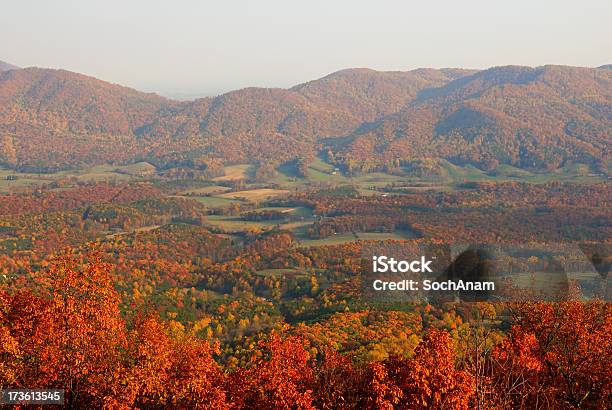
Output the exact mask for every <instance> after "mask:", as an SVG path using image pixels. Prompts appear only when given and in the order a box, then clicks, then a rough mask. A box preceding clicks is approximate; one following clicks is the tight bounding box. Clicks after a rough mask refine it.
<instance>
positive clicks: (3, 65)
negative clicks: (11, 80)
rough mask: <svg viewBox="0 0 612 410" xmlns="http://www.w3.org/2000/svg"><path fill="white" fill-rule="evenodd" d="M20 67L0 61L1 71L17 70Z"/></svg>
mask: <svg viewBox="0 0 612 410" xmlns="http://www.w3.org/2000/svg"><path fill="white" fill-rule="evenodd" d="M17 69H19V67H17V66H16V65H13V64H9V63H5V62H4V61H0V71H8V70H17Z"/></svg>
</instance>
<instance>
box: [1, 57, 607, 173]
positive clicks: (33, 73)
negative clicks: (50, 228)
mask: <svg viewBox="0 0 612 410" xmlns="http://www.w3.org/2000/svg"><path fill="white" fill-rule="evenodd" d="M611 126H612V71H610V70H609V69H607V68H577V67H562V66H544V67H537V68H530V67H517V66H507V67H494V68H491V69H488V70H483V71H475V70H461V69H440V70H434V69H418V70H412V71H406V72H381V71H374V70H369V69H348V70H342V71H338V72H335V73H332V74H330V75H328V76H325V77H323V78H320V79H318V80H314V81H310V82H307V83H304V84H299V85H296V86H295V87H292V88H290V89H279V88H246V89H242V90H237V91H232V92H229V93H226V94H223V95H220V96H218V97H214V98H202V99H197V100H194V101H188V102H178V101H172V100H169V99H166V98H163V97H160V96H157V95H155V94H146V93H141V92H138V91H136V90H132V89H129V88H125V87H121V86H119V85H115V84H110V83H107V82H104V81H101V80H97V79H95V78H92V77H87V76H84V75H81V74H76V73H71V72H68V71H64V70H49V69H40V68H27V69H19V70H11V71H5V72H1V73H0V148H2V149H0V164H3V165H4V166H9V167H12V168H16V169H20V170H36V171H52V170H58V169H66V168H70V167H78V166H82V165H85V164H97V163H104V162H112V163H117V164H121V163H128V162H134V161H142V160H146V161H149V162H151V163H153V164H155V165H156V166H158V167H162V168H169V167H177V166H178V167H185V166H186V167H196V168H200V169H204V168H206V167H208V166H211V165H212V164H217V165H218V164H223V163H253V164H259V166H260V167H262V166H266V167H268V168H272V169H273V168H274V167H276V166H278V165H280V164H281V163H282V162H284V161H288V160H291V159H294V158H297V157H300V158H304V157H311V156H312V155H314V154H315V153H316V152H318V151H320V150H324V151H325V152H328V154H329V156H330V158H329V159H330V160H331V161H333V162H335V163H336V164H337V165H339V166H344V167H345V168H346V169H348V170H349V171H369V170H373V169H383V168H389V167H396V166H400V165H410V164H411V163H412V162H414V160H415V159H422V158H425V159H432V160H435V159H440V158H445V159H448V160H450V161H452V162H457V163H471V164H474V165H476V166H479V167H481V168H485V169H493V168H495V166H497V164H500V163H504V164H512V165H515V166H519V167H524V168H550V169H552V168H556V167H558V166H560V165H562V164H563V163H564V162H566V161H580V162H586V163H592V164H595V165H603V164H604V163H605V162H606V161H607V159H608V156H609V152H608V151H609V148H608V147H609V146H610V140H611V135H610V132H611V131H610V130H611V129H612V127H611Z"/></svg>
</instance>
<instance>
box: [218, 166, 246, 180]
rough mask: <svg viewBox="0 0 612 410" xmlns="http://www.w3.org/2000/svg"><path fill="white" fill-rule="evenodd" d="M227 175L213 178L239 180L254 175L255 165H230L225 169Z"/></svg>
mask: <svg viewBox="0 0 612 410" xmlns="http://www.w3.org/2000/svg"><path fill="white" fill-rule="evenodd" d="M223 170H224V172H225V175H222V176H220V177H216V178H213V179H212V180H213V181H238V180H241V179H246V178H247V177H249V176H251V175H253V173H254V170H255V167H254V166H253V165H250V164H240V165H229V166H227V167H225V168H224V169H223Z"/></svg>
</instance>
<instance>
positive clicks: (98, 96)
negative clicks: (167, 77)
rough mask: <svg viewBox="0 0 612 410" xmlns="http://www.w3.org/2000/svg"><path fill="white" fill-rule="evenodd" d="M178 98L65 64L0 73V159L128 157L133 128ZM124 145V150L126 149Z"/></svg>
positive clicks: (57, 161)
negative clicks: (73, 69) (64, 66)
mask: <svg viewBox="0 0 612 410" xmlns="http://www.w3.org/2000/svg"><path fill="white" fill-rule="evenodd" d="M175 105H177V103H175V102H172V101H170V100H167V99H165V98H162V97H159V96H157V95H154V94H146V93H141V92H138V91H135V90H132V89H130V88H126V87H121V86H119V85H115V84H110V83H107V82H104V81H100V80H97V79H95V78H92V77H87V76H84V75H81V74H75V73H72V72H69V71H65V70H50V69H40V68H26V69H20V70H11V71H4V72H2V73H0V144H1V145H0V146H1V147H3V150H1V151H0V161H1V162H4V163H5V164H7V165H9V166H16V167H19V168H21V169H31V170H34V169H40V170H52V169H62V168H65V167H68V166H70V165H79V164H81V163H92V162H100V161H106V160H111V159H117V160H120V161H121V160H124V161H129V160H131V159H132V158H133V156H134V155H135V154H136V152H135V150H134V148H135V147H134V146H133V144H132V141H133V140H135V137H134V134H135V133H136V132H137V130H138V128H140V127H142V126H143V125H145V124H148V123H150V122H151V121H153V119H154V118H155V117H156V116H157V115H159V114H160V113H161V112H162V111H163V110H165V109H169V108H170V107H173V106H175ZM126 150H127V151H126Z"/></svg>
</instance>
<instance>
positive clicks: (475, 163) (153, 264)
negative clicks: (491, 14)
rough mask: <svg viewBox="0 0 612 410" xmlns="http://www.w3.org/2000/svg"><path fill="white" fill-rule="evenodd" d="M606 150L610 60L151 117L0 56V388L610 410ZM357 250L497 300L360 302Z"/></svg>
mask: <svg viewBox="0 0 612 410" xmlns="http://www.w3.org/2000/svg"><path fill="white" fill-rule="evenodd" d="M611 142H612V70H610V67H609V66H604V67H599V68H582V67H568V66H543V67H536V68H531V67H521V66H505V67H494V68H490V69H485V70H464V69H417V70H412V71H406V72H399V71H398V72H380V71H374V70H369V69H348V70H342V71H338V72H335V73H332V74H330V75H328V76H326V77H323V78H321V79H318V80H314V81H310V82H307V83H304V84H300V85H296V86H295V87H292V88H290V89H265V88H247V89H242V90H237V91H232V92H229V93H226V94H223V95H220V96H216V97H210V98H202V99H197V100H194V101H173V100H170V99H166V98H163V97H160V96H157V95H154V94H146V93H141V92H139V91H136V90H132V89H129V88H125V87H122V86H119V85H115V84H110V83H106V82H104V81H101V80H97V79H95V78H92V77H88V76H85V75H81V74H76V73H72V72H68V71H64V70H51V69H41V68H18V67H15V66H11V65H10V64H5V63H1V62H0V389H25V388H30V389H43V388H58V389H63V390H64V391H65V405H66V407H69V408H82V409H91V408H109V409H136V408H138V409H149V408H151V409H153V408H154V409H160V408H164V409H165V408H168V409H175V408H179V409H191V408H206V409H396V408H397V409H471V408H480V409H514V408H525V409H532V408H535V409H540V408H543V409H544V408H546V409H575V408H586V409H608V408H610V407H612V376H611V373H610V370H609V369H610V368H612V303H611V302H610V298H611V297H612V291H611V288H610V285H609V281H610V276H609V272H610V266H611V265H612V191H611V190H610V181H611V178H612V175H611V171H610V146H611ZM381 254H385V255H398V256H399V257H404V258H406V259H407V260H421V261H422V262H425V260H426V259H427V260H431V264H430V265H428V266H431V267H432V271H433V272H432V273H431V276H429V277H428V278H430V279H435V280H457V279H461V280H466V281H470V280H471V281H474V280H491V281H494V283H495V285H496V289H495V291H491V292H488V293H480V294H479V293H470V292H461V291H449V292H440V293H430V294H425V295H419V297H414V298H410V297H406V296H405V294H402V293H383V294H377V293H376V292H374V291H373V288H372V279H373V278H375V276H372V271H371V265H372V257H373V256H375V255H381ZM421 274H423V272H419V273H417V272H409V273H408V274H407V275H408V276H402V277H399V279H417V280H422V279H423V278H425V277H426V276H423V275H421ZM419 275H420V276H419ZM376 278H378V277H376ZM385 278H387V279H389V280H391V279H395V278H394V277H388V276H385V277H383V279H385Z"/></svg>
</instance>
